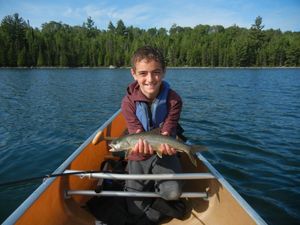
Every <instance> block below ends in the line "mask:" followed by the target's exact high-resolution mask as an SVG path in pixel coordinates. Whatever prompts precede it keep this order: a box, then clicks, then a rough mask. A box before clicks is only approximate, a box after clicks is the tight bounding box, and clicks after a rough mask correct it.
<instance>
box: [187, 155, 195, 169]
mask: <svg viewBox="0 0 300 225" xmlns="http://www.w3.org/2000/svg"><path fill="white" fill-rule="evenodd" d="M188 156H189V158H190V160H191V162H192V163H193V165H194V166H195V167H197V160H196V158H195V156H194V155H191V154H188Z"/></svg>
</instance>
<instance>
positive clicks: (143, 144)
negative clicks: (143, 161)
mask: <svg viewBox="0 0 300 225" xmlns="http://www.w3.org/2000/svg"><path fill="white" fill-rule="evenodd" d="M141 132H142V131H141V130H140V129H139V130H137V131H136V133H141ZM132 153H133V154H142V155H148V154H150V155H152V154H153V149H152V147H151V145H149V143H148V142H147V141H146V140H143V139H139V141H138V143H136V145H135V146H134V148H133V150H132Z"/></svg>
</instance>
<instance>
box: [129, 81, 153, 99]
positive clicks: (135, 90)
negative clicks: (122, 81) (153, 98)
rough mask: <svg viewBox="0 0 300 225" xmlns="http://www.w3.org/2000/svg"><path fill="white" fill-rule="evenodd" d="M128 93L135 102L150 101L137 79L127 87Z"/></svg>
mask: <svg viewBox="0 0 300 225" xmlns="http://www.w3.org/2000/svg"><path fill="white" fill-rule="evenodd" d="M127 94H128V95H130V98H131V99H132V100H133V101H135V102H136V101H145V102H149V99H148V98H146V96H145V95H143V93H142V91H141V89H140V85H139V84H138V82H137V81H134V82H132V83H131V84H129V86H128V87H127Z"/></svg>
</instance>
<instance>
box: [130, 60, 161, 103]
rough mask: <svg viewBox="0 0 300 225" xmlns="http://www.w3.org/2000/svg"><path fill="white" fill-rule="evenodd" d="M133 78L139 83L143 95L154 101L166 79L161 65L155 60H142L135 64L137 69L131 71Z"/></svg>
mask: <svg viewBox="0 0 300 225" xmlns="http://www.w3.org/2000/svg"><path fill="white" fill-rule="evenodd" d="M131 74H132V76H133V78H134V79H135V80H136V81H137V82H138V84H139V86H140V88H141V91H142V93H143V94H144V95H145V96H146V97H147V98H149V99H150V100H154V99H155V98H156V96H157V95H158V93H159V89H160V86H161V83H162V79H163V78H164V71H163V69H162V67H161V64H160V63H159V62H157V61H155V60H153V59H150V60H148V59H142V60H141V61H138V62H136V63H135V69H131Z"/></svg>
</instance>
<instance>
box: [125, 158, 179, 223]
mask: <svg viewBox="0 0 300 225" xmlns="http://www.w3.org/2000/svg"><path fill="white" fill-rule="evenodd" d="M128 172H129V174H174V173H181V172H182V168H181V165H180V161H179V158H178V157H177V156H176V155H175V156H165V155H164V156H163V157H162V158H159V157H158V156H157V155H153V156H151V157H150V158H149V159H146V160H143V161H132V160H129V161H128ZM182 186H183V181H179V180H166V181H164V180H161V181H152V180H151V181H150V180H127V181H126V190H127V191H138V192H149V191H150V192H151V191H155V192H157V193H159V194H160V195H161V197H162V198H163V199H165V200H177V199H178V198H179V197H180V195H181V191H182ZM154 200H155V199H153V198H130V197H129V198H127V205H128V210H129V212H130V213H131V214H133V215H136V216H142V215H143V214H146V216H147V217H148V218H149V219H150V220H151V221H154V222H156V221H158V220H159V219H160V218H161V216H162V215H161V213H160V212H158V211H157V210H155V209H153V208H151V204H152V202H153V201H154Z"/></svg>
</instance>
